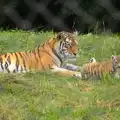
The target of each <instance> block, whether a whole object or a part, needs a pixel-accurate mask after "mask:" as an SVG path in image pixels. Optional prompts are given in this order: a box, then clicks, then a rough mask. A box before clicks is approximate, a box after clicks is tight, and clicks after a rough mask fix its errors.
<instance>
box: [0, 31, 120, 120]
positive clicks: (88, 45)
mask: <svg viewBox="0 0 120 120" xmlns="http://www.w3.org/2000/svg"><path fill="white" fill-rule="evenodd" d="M54 35H55V34H53V33H52V32H46V33H43V32H41V33H33V32H24V31H15V30H11V31H1V32H0V53H5V52H15V51H24V50H30V49H33V48H34V47H36V46H37V45H38V44H41V43H43V42H44V41H45V40H47V39H49V38H51V37H53V36H54ZM77 39H78V41H79V47H80V49H81V50H80V51H79V57H78V59H77V64H78V65H82V64H84V63H86V62H88V61H89V58H90V57H92V56H94V57H96V59H97V60H98V61H101V60H105V59H108V58H110V57H111V55H112V54H119V51H120V40H119V39H120V37H119V35H108V34H103V35H92V34H87V35H80V36H78V37H77ZM0 85H1V87H0V120H119V118H120V79H113V78H105V79H104V80H101V81H100V80H96V81H81V80H79V79H78V78H73V77H60V76H57V75H55V74H51V73H50V72H34V73H33V72H30V73H25V74H4V73H0Z"/></svg>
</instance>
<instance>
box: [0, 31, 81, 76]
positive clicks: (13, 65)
mask: <svg viewBox="0 0 120 120" xmlns="http://www.w3.org/2000/svg"><path fill="white" fill-rule="evenodd" d="M77 53H78V43H77V41H76V39H75V35H74V34H73V33H69V32H65V31H62V32H59V33H58V34H57V36H56V37H55V38H52V39H50V40H48V41H47V42H45V43H44V44H43V45H41V46H39V47H37V48H35V49H34V50H33V51H30V52H29V51H27V52H14V53H6V54H1V55H0V72H8V73H12V72H18V73H20V72H28V71H31V70H48V69H50V70H52V71H53V72H56V73H59V74H61V75H68V76H73V75H74V76H80V75H81V74H80V72H74V71H71V70H67V69H64V68H62V67H61V65H62V64H63V62H64V61H66V60H69V59H76V55H77Z"/></svg>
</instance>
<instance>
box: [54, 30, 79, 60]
mask: <svg viewBox="0 0 120 120" xmlns="http://www.w3.org/2000/svg"><path fill="white" fill-rule="evenodd" d="M56 38H57V41H58V46H57V53H58V54H59V56H60V57H61V59H62V60H75V59H76V56H77V54H78V43H77V41H76V38H75V34H73V33H69V32H65V31H62V32H59V33H58V34H57V37H56Z"/></svg>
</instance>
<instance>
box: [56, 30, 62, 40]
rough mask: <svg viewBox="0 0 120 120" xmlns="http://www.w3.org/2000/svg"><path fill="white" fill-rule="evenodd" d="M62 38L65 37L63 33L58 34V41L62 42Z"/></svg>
mask: <svg viewBox="0 0 120 120" xmlns="http://www.w3.org/2000/svg"><path fill="white" fill-rule="evenodd" d="M62 37H63V32H58V34H57V39H58V40H61V39H62Z"/></svg>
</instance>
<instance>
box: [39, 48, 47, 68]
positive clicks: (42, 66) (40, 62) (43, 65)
mask: <svg viewBox="0 0 120 120" xmlns="http://www.w3.org/2000/svg"><path fill="white" fill-rule="evenodd" d="M37 50H38V57H39V59H40V63H41V65H42V68H43V69H44V70H45V67H44V65H43V63H42V61H41V56H40V49H39V47H38V49H37Z"/></svg>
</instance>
